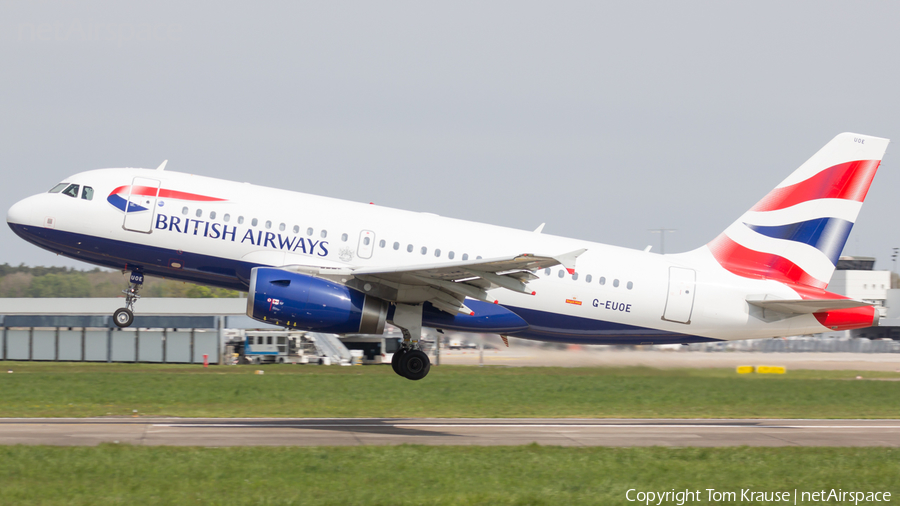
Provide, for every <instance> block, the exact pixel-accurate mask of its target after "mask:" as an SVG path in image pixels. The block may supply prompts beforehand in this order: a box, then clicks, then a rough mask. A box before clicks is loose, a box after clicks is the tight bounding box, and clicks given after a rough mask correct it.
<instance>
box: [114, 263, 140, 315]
mask: <svg viewBox="0 0 900 506" xmlns="http://www.w3.org/2000/svg"><path fill="white" fill-rule="evenodd" d="M129 280H130V281H131V283H130V284H129V285H128V288H127V289H125V290H122V293H124V294H125V307H120V308H119V309H116V312H115V313H113V322H114V323H115V324H116V326H117V327H120V328H125V327H129V326H131V324H132V322H134V303H135V302H137V300H138V299H140V298H141V296H140V295H138V292H139V291H140V289H141V286H143V285H144V274H143V273H140V272H137V271H132V273H131V277H130V278H129Z"/></svg>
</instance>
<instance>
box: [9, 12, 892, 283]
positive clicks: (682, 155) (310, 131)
mask: <svg viewBox="0 0 900 506" xmlns="http://www.w3.org/2000/svg"><path fill="white" fill-rule="evenodd" d="M251 4H252V5H251ZM898 14H900V4H897V3H894V2H858V1H854V2H823V1H815V2H783V1H778V2H760V1H754V2H746V3H745V4H743V5H738V4H737V3H735V2H653V3H651V2H596V1H595V2H561V1H555V2H544V3H530V2H523V1H511V2H485V1H477V2H462V1H453V2H443V3H435V2H421V1H415V2H315V3H306V2H297V1H291V2H268V3H266V4H265V5H259V3H257V2H253V3H251V2H224V1H216V2H213V1H208V2H184V1H177V2H170V1H154V2H143V3H141V4H138V3H135V2H91V1H85V0H79V1H77V2H72V1H60V2H49V1H40V0H4V1H3V2H2V3H0V31H2V32H0V34H2V39H0V64H2V67H0V69H2V71H0V171H2V172H0V173H2V175H3V184H0V208H2V209H8V208H9V206H11V205H12V204H13V203H14V202H15V201H17V200H18V199H21V198H23V197H26V196H28V195H31V194H34V193H38V192H41V191H46V190H47V189H49V188H50V187H52V186H53V185H54V184H55V183H57V182H58V181H60V180H63V179H64V178H65V177H66V176H68V175H71V174H73V173H76V172H81V171H85V170H90V169H95V168H103V167H125V166H131V167H149V168H155V167H156V166H157V165H159V164H160V162H162V161H163V160H164V159H169V164H168V170H173V171H182V172H191V173H195V174H202V175H206V176H213V177H221V178H226V179H235V180H240V181H250V182H252V183H256V184H261V185H269V186H278V187H282V188H287V189H291V190H298V191H304V192H309V193H315V194H320V195H327V196H331V197H338V198H344V199H349V200H354V201H361V202H370V201H374V202H376V203H378V204H382V205H386V206H391V207H397V208H402V209H409V210H416V211H429V212H434V213H437V214H441V215H444V216H451V217H456V218H462V219H467V220H476V221H482V222H487V223H492V224H496V225H504V226H508V227H515V228H521V229H529V230H530V229H534V228H535V227H537V226H538V225H539V224H540V223H542V222H546V223H547V226H546V228H545V229H544V231H545V233H552V234H556V235H563V236H569V237H577V238H583V239H588V240H593V241H600V242H604V243H608V244H615V245H619V246H625V247H631V248H644V247H645V246H647V245H648V244H652V245H653V250H654V251H659V235H658V234H653V233H651V232H649V231H648V229H654V228H660V227H665V228H672V229H677V231H676V232H674V233H671V234H669V235H668V236H667V237H666V250H667V252H670V253H672V252H678V251H687V250H690V249H693V248H696V247H698V246H700V245H702V244H705V243H706V242H708V241H709V240H711V239H712V238H714V237H715V236H716V235H717V234H718V233H719V232H721V231H722V230H723V229H725V228H726V227H727V226H728V225H729V224H730V223H731V222H733V221H734V220H735V219H737V217H739V216H740V215H741V214H742V213H743V212H744V211H746V210H747V209H749V208H750V207H751V206H752V205H753V204H754V203H755V202H756V201H758V200H759V199H760V198H761V197H762V196H763V195H765V194H766V193H767V192H768V191H769V190H770V189H772V188H773V187H774V186H775V185H776V184H778V183H779V182H780V181H781V180H782V179H784V178H785V177H786V176H787V175H788V174H790V173H791V172H792V171H793V170H794V169H795V168H796V167H798V166H799V165H800V164H801V163H803V162H804V161H805V160H806V159H807V158H809V156H811V155H812V154H813V153H815V152H816V151H817V150H818V149H819V148H821V147H822V146H823V145H824V144H825V143H827V142H828V141H829V140H830V139H831V138H832V137H834V136H835V135H836V134H838V133H840V132H844V131H853V132H858V133H863V134H868V135H875V136H881V137H888V138H893V139H894V141H895V142H894V144H893V145H891V146H889V147H888V151H887V155H886V156H885V159H884V163H883V164H882V167H881V169H880V171H879V173H878V175H877V176H876V178H875V181H874V184H873V186H872V189H871V191H870V192H869V197H868V199H867V201H866V204H865V206H863V209H862V212H861V213H860V216H859V220H858V221H857V225H856V226H855V227H854V228H853V232H852V234H851V236H850V240H849V241H848V243H847V247H846V248H845V250H844V253H845V254H858V255H871V256H876V257H878V259H879V263H878V267H880V268H890V267H891V263H890V259H889V257H890V252H891V248H892V247H900V237H898V234H897V230H898V220H897V217H898V215H900V199H898V198H897V189H898V188H900V114H898V113H900V82H898V81H900V79H898V78H900V68H898V65H900V30H897V26H896V25H897V22H898V19H900V17H898ZM0 244H2V248H0V263H2V262H9V263H11V264H19V263H21V262H25V263H26V264H30V265H69V266H83V267H88V266H87V265H86V264H82V263H80V262H77V261H74V260H69V259H66V258H63V257H57V256H55V255H52V254H50V253H48V252H44V251H43V250H40V249H38V248H37V247H36V246H32V245H30V244H28V243H26V242H24V241H22V240H21V239H19V238H18V237H16V236H15V235H14V234H12V232H11V231H10V230H9V229H8V227H2V229H0Z"/></svg>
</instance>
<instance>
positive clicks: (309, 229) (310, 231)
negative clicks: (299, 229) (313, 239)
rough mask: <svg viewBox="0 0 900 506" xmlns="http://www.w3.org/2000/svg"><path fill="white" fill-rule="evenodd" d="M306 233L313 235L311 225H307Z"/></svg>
mask: <svg viewBox="0 0 900 506" xmlns="http://www.w3.org/2000/svg"><path fill="white" fill-rule="evenodd" d="M306 235H313V229H312V227H309V228H308V229H306Z"/></svg>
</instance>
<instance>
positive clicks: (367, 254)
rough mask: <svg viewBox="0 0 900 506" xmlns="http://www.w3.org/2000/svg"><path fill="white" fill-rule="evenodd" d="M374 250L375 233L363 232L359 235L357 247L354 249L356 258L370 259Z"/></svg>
mask: <svg viewBox="0 0 900 506" xmlns="http://www.w3.org/2000/svg"><path fill="white" fill-rule="evenodd" d="M374 250H375V232H372V231H371V230H363V231H362V232H360V233H359V247H358V248H356V256H358V257H359V258H372V251H374Z"/></svg>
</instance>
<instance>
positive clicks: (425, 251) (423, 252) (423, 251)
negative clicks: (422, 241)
mask: <svg viewBox="0 0 900 506" xmlns="http://www.w3.org/2000/svg"><path fill="white" fill-rule="evenodd" d="M425 253H428V248H426V247H425V246H422V254H423V255H424V254H425Z"/></svg>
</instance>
